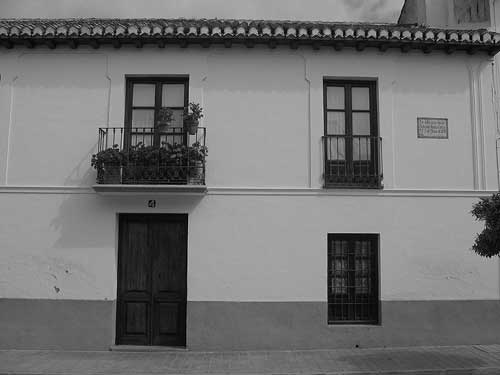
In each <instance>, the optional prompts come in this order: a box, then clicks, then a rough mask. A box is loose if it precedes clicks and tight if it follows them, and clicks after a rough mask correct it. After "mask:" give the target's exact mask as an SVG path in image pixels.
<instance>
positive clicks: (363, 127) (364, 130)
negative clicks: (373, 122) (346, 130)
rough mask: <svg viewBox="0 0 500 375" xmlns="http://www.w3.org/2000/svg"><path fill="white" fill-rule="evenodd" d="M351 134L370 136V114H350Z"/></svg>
mask: <svg viewBox="0 0 500 375" xmlns="http://www.w3.org/2000/svg"><path fill="white" fill-rule="evenodd" d="M352 134H353V135H370V114H369V113H366V112H353V113H352Z"/></svg>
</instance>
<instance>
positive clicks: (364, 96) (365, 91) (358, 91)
mask: <svg viewBox="0 0 500 375" xmlns="http://www.w3.org/2000/svg"><path fill="white" fill-rule="evenodd" d="M352 109H353V110H356V109H362V110H369V109H370V90H369V88H368V87H353V88H352Z"/></svg>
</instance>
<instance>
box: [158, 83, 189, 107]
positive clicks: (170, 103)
mask: <svg viewBox="0 0 500 375" xmlns="http://www.w3.org/2000/svg"><path fill="white" fill-rule="evenodd" d="M161 105H162V107H184V85H182V84H180V85H179V84H176V85H172V84H164V85H162V95H161Z"/></svg>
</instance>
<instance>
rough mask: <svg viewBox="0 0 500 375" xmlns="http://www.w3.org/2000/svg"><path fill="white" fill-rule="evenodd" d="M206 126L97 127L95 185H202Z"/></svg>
mask: <svg viewBox="0 0 500 375" xmlns="http://www.w3.org/2000/svg"><path fill="white" fill-rule="evenodd" d="M205 138H206V129H205V128H201V127H199V128H198V129H197V131H196V133H195V134H189V133H187V132H186V130H185V129H184V128H182V127H179V128H174V127H168V128H167V129H166V130H165V131H159V130H158V129H154V128H131V129H128V128H99V141H98V153H97V154H95V155H94V156H93V157H92V166H93V167H94V168H95V169H96V170H97V183H98V184H146V185H147V184H164V185H204V184H205V157H206V155H207V148H206V146H205Z"/></svg>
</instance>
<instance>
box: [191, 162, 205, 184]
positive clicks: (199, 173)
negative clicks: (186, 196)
mask: <svg viewBox="0 0 500 375" xmlns="http://www.w3.org/2000/svg"><path fill="white" fill-rule="evenodd" d="M203 177H204V176H203V162H201V161H199V160H197V161H195V162H194V163H193V164H191V165H190V166H189V177H188V180H187V183H188V185H200V184H202V183H203Z"/></svg>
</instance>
